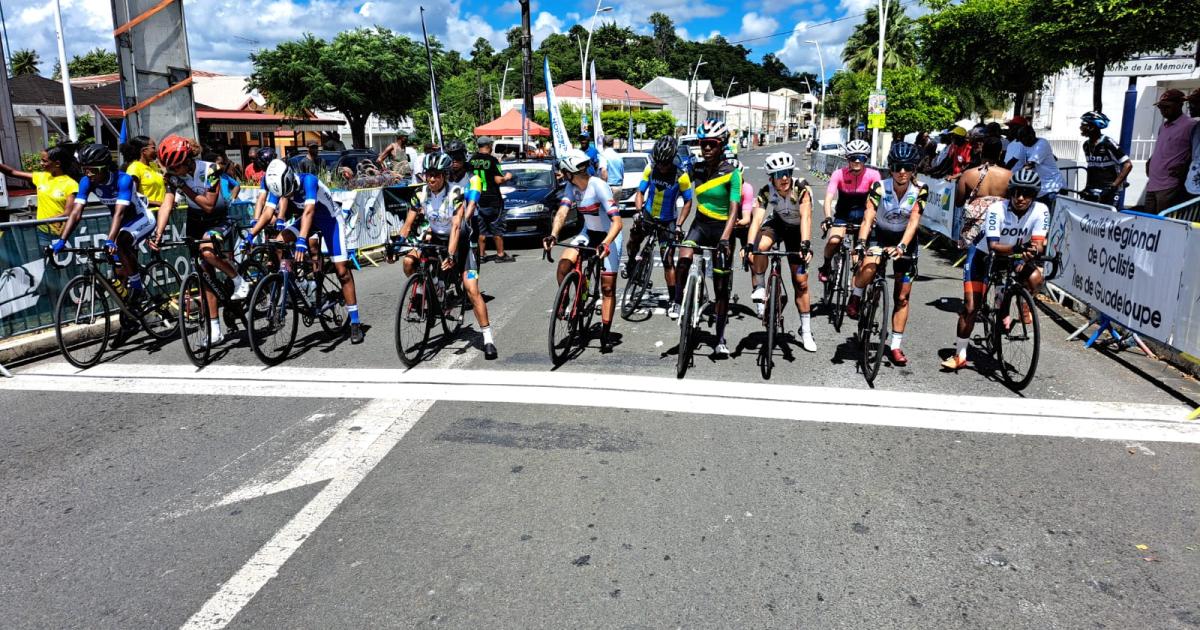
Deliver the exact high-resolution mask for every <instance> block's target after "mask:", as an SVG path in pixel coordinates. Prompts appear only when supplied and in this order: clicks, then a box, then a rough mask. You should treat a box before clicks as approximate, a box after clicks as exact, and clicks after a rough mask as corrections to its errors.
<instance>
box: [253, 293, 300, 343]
mask: <svg viewBox="0 0 1200 630" xmlns="http://www.w3.org/2000/svg"><path fill="white" fill-rule="evenodd" d="M292 290H293V288H292V287H291V286H289V284H288V282H287V280H286V279H285V278H284V276H283V274H281V273H273V274H270V275H268V276H267V277H266V278H263V280H262V282H259V283H258V286H256V287H254V291H252V292H251V293H250V308H249V313H250V316H249V319H250V325H249V336H250V348H251V349H253V350H254V354H255V356H257V357H258V360H259V361H262V362H263V363H265V364H266V365H278V364H280V363H282V362H283V360H284V359H286V358H287V357H288V355H289V354H291V352H292V346H293V344H295V343H296V330H297V328H298V326H299V319H300V311H299V309H297V308H296V307H295V305H294V304H292Z"/></svg>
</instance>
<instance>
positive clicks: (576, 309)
mask: <svg viewBox="0 0 1200 630" xmlns="http://www.w3.org/2000/svg"><path fill="white" fill-rule="evenodd" d="M579 281H580V278H579V274H578V273H575V272H574V271H572V272H571V273H568V274H567V276H566V277H565V278H563V281H562V284H560V285H558V293H556V294H555V296H554V304H553V305H552V307H551V310H550V331H549V334H548V336H547V343H548V348H549V350H550V361H551V362H552V363H554V365H555V366H559V365H562V364H563V363H564V362H565V361H566V360H567V358H568V357H569V356H570V354H571V348H572V347H573V345H574V341H575V337H576V336H577V335H583V331H582V330H580V329H581V328H582V326H581V325H580V323H579V322H580V320H581V319H583V313H581V312H580V309H581V308H582V307H583V305H582V304H580V303H579Z"/></svg>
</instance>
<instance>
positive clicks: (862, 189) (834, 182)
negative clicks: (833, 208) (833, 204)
mask: <svg viewBox="0 0 1200 630" xmlns="http://www.w3.org/2000/svg"><path fill="white" fill-rule="evenodd" d="M879 181H880V178H879V171H877V170H875V169H873V168H871V167H869V166H864V167H863V170H862V171H860V172H858V173H853V172H851V171H850V167H848V166H843V167H842V168H839V169H838V170H836V171H834V172H833V176H832V177H830V178H829V187H830V188H836V189H837V191H838V194H841V193H850V194H858V195H866V194H867V193H869V192H871V187H872V186H874V185H875V184H876V183H877V182H879Z"/></svg>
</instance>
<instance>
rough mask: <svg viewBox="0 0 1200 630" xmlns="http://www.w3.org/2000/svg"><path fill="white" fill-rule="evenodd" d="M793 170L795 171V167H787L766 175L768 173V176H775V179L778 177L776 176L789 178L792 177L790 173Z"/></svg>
mask: <svg viewBox="0 0 1200 630" xmlns="http://www.w3.org/2000/svg"><path fill="white" fill-rule="evenodd" d="M794 171H795V169H791V168H787V169H784V170H782V171H775V172H772V173H768V175H769V176H771V177H774V178H776V179H778V178H780V177H787V178H789V179H790V178H791V177H792V173H793V172H794Z"/></svg>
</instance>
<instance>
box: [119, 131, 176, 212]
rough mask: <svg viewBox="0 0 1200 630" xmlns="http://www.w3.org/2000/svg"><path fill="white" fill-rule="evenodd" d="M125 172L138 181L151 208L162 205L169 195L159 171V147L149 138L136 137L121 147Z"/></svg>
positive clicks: (139, 187)
mask: <svg viewBox="0 0 1200 630" xmlns="http://www.w3.org/2000/svg"><path fill="white" fill-rule="evenodd" d="M121 157H122V158H123V159H124V160H125V172H126V173H129V176H130V177H132V178H134V180H136V184H137V187H138V192H140V193H142V195H144V196H145V197H146V201H147V202H148V204H149V205H150V207H151V208H157V207H159V206H160V205H162V200H163V197H165V196H166V194H167V184H166V180H165V179H164V178H163V174H162V171H160V170H158V161H157V160H158V145H157V144H156V143H155V142H154V139H153V138H151V137H149V136H134V137H132V138H130V139H129V141H128V142H126V143H125V144H122V145H121Z"/></svg>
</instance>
